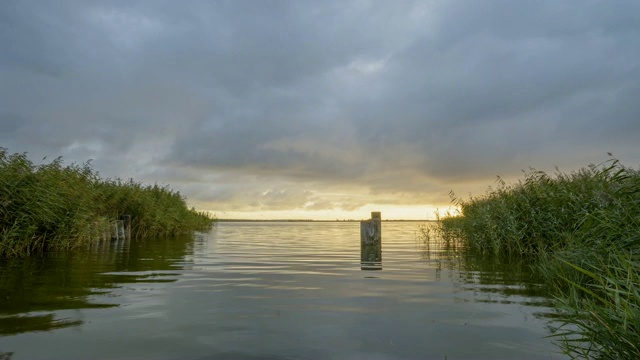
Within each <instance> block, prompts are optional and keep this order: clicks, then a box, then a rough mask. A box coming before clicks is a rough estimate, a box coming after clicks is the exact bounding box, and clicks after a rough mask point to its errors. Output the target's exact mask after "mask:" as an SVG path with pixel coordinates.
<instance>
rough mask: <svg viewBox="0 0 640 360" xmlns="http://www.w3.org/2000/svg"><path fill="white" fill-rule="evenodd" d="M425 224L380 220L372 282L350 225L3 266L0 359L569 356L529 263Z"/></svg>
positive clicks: (205, 237)
mask: <svg viewBox="0 0 640 360" xmlns="http://www.w3.org/2000/svg"><path fill="white" fill-rule="evenodd" d="M421 225H424V224H421V223H417V222H383V224H382V244H383V245H382V269H381V270H375V271H371V270H362V268H361V264H360V228H359V223H357V222H221V223H218V224H217V225H216V226H215V228H214V229H213V230H211V232H209V233H206V234H196V235H195V236H193V237H187V238H179V239H156V240H146V241H134V242H131V243H125V242H112V243H107V244H104V245H103V246H100V247H96V248H94V249H88V250H86V251H85V250H83V251H78V252H74V253H71V254H51V255H48V256H46V257H37V258H36V257H31V258H27V259H13V260H9V261H7V260H5V261H3V262H0V358H1V356H2V354H3V353H4V356H5V357H6V358H7V359H9V358H10V359H11V360H19V359H195V360H205V359H249V360H251V359H255V360H257V359H260V360H276V359H369V360H382V359H389V360H390V359H445V358H446V359H450V360H454V359H563V358H564V357H563V355H562V354H559V353H558V348H557V347H556V346H555V345H553V344H552V342H551V340H550V339H548V338H546V336H547V335H549V330H548V327H549V324H550V321H551V320H550V319H551V318H552V315H553V313H554V310H553V309H552V308H550V307H549V306H550V305H549V301H548V299H547V298H546V297H545V291H544V289H543V288H542V287H541V286H540V285H539V284H537V283H536V281H535V279H534V278H532V276H531V274H530V271H529V269H528V267H527V266H526V265H522V264H505V263H499V262H495V261H486V260H484V259H480V258H477V257H469V256H461V255H459V254H456V253H452V252H449V251H444V250H442V249H441V246H439V245H438V244H430V245H429V246H426V245H425V244H424V243H423V242H422V241H421V240H419V239H418V236H417V235H418V230H419V226H421ZM426 226H429V225H428V224H426ZM9 353H11V354H9ZM3 359H5V358H3Z"/></svg>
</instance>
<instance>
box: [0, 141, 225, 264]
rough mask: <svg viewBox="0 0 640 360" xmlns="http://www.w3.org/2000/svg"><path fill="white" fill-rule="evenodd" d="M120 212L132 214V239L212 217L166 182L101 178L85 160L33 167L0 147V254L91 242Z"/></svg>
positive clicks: (182, 229)
mask: <svg viewBox="0 0 640 360" xmlns="http://www.w3.org/2000/svg"><path fill="white" fill-rule="evenodd" d="M123 214H127V215H131V217H132V224H131V227H132V229H131V233H132V237H134V238H141V237H152V236H173V235H177V234H182V233H188V232H191V231H193V230H196V229H205V228H208V227H210V226H211V225H212V224H213V221H214V219H213V218H212V217H211V216H209V215H208V214H207V213H204V212H197V211H196V210H195V209H189V208H188V207H187V204H186V199H185V198H184V196H182V195H181V194H180V193H179V192H176V191H173V190H171V189H169V188H168V187H167V186H158V185H144V184H141V183H138V182H134V181H133V180H129V181H122V180H120V179H101V178H100V177H99V175H98V173H97V172H96V171H94V170H93V169H92V168H91V164H90V163H89V162H87V163H84V164H82V165H77V164H71V165H68V166H64V165H63V164H62V158H57V159H55V160H53V161H51V162H50V163H47V164H42V165H35V164H34V163H33V162H32V161H31V160H29V159H28V157H27V154H26V153H16V154H9V153H7V149H5V148H0V257H10V256H22V255H29V254H33V253H41V252H43V251H54V250H68V249H73V248H75V247H78V246H82V245H85V244H89V243H91V242H94V241H96V239H97V238H98V237H99V234H98V232H99V229H102V228H104V227H105V226H106V225H107V224H108V223H109V221H111V220H115V219H118V218H119V217H120V216H121V215H123Z"/></svg>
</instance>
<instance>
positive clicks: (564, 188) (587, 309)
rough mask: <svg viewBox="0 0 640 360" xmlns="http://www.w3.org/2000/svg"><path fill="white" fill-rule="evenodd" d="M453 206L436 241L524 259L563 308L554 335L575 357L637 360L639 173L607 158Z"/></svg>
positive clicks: (527, 177)
mask: <svg viewBox="0 0 640 360" xmlns="http://www.w3.org/2000/svg"><path fill="white" fill-rule="evenodd" d="M452 201H453V203H454V205H456V206H457V207H458V209H459V212H458V213H456V214H447V215H446V216H444V217H443V218H441V219H440V223H439V227H438V228H437V230H436V231H437V232H438V235H439V236H440V237H442V238H443V239H445V240H444V241H445V242H448V243H455V244H458V247H460V248H462V249H466V250H467V251H473V252H477V253H481V254H483V256H492V257H501V258H514V257H518V258H524V259H527V260H528V261H529V262H530V263H531V264H533V265H534V267H535V271H537V272H538V271H539V272H540V273H541V274H543V276H544V278H545V281H546V282H547V283H548V284H549V288H550V289H552V294H553V295H554V296H555V297H556V304H557V306H558V308H559V309H561V312H562V313H561V316H560V318H559V319H560V323H561V324H562V326H561V327H560V329H559V330H558V331H557V332H556V334H555V335H554V336H557V338H558V339H559V345H560V346H561V348H562V349H563V350H564V352H565V353H567V354H568V355H570V356H572V357H576V358H607V359H609V358H610V359H618V358H625V359H626V358H640V352H639V351H638V344H640V337H639V336H638V329H639V327H640V276H639V275H638V273H639V272H640V172H639V171H637V170H634V169H630V168H626V167H624V166H622V165H621V164H620V163H619V161H618V160H616V159H611V160H609V161H607V162H605V163H603V164H601V165H599V166H593V165H592V166H589V167H588V168H584V169H581V170H579V171H575V172H572V173H569V174H565V173H561V172H559V171H558V172H556V173H555V174H553V175H548V174H547V173H544V172H541V171H535V170H531V171H529V172H526V173H525V174H524V179H522V180H520V181H518V182H517V183H515V184H510V185H508V184H506V183H505V182H503V181H502V180H501V179H498V181H497V186H496V187H495V188H490V189H489V190H488V191H487V192H486V193H485V194H484V195H483V196H480V197H472V198H469V199H459V198H456V197H455V195H454V194H453V193H452Z"/></svg>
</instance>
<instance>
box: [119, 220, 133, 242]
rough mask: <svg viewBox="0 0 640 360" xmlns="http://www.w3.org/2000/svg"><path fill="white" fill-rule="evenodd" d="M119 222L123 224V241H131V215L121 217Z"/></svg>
mask: <svg viewBox="0 0 640 360" xmlns="http://www.w3.org/2000/svg"><path fill="white" fill-rule="evenodd" d="M120 220H122V222H123V223H124V239H125V240H131V215H122V216H120Z"/></svg>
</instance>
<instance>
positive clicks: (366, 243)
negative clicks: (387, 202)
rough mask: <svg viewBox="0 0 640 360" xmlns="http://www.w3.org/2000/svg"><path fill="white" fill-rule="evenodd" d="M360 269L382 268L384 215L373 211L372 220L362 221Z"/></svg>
mask: <svg viewBox="0 0 640 360" xmlns="http://www.w3.org/2000/svg"><path fill="white" fill-rule="evenodd" d="M360 269H361V270H382V217H381V215H380V212H378V211H374V212H372V213H371V219H370V220H364V221H361V222H360Z"/></svg>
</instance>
